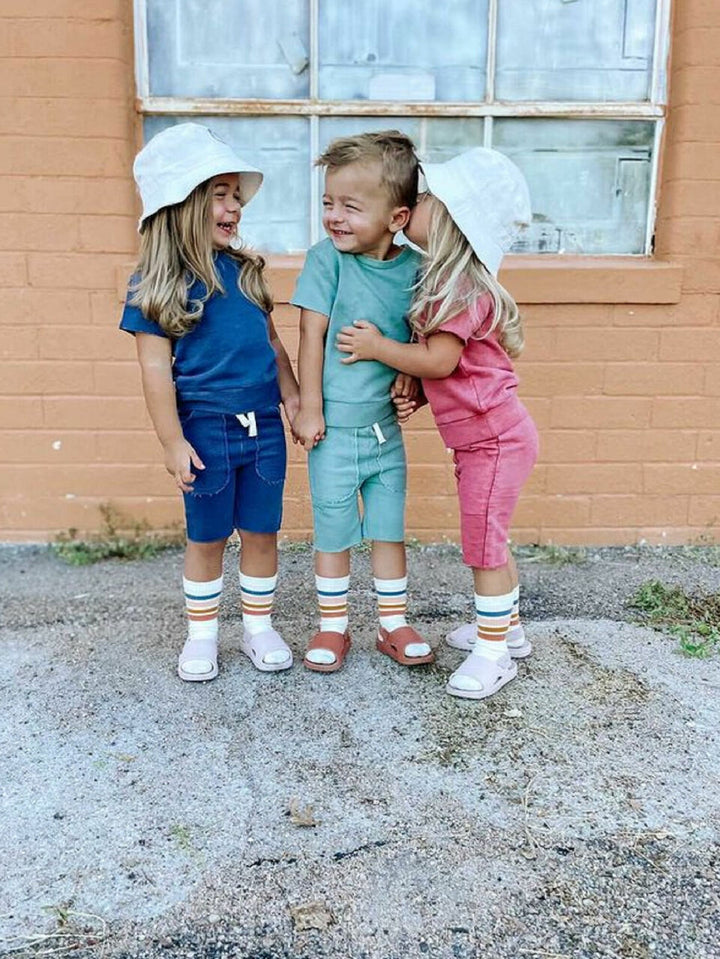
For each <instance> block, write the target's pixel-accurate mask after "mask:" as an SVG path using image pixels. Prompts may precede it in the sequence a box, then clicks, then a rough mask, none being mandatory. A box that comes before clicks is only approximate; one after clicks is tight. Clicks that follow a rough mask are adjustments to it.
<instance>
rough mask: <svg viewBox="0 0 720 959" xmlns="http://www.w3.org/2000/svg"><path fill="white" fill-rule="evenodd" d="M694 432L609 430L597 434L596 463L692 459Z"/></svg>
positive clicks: (695, 434) (693, 456)
mask: <svg viewBox="0 0 720 959" xmlns="http://www.w3.org/2000/svg"><path fill="white" fill-rule="evenodd" d="M696 447H697V433H696V432H695V431H694V430H654V429H645V430H608V431H599V432H598V434H597V452H596V458H597V461H598V462H610V463H618V462H623V463H645V462H652V461H656V462H665V463H673V462H677V461H682V460H685V461H688V460H693V459H694V458H695V450H696Z"/></svg>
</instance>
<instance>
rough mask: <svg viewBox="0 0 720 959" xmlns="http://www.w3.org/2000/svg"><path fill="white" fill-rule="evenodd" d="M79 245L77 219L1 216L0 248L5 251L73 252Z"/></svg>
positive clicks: (49, 216)
mask: <svg viewBox="0 0 720 959" xmlns="http://www.w3.org/2000/svg"><path fill="white" fill-rule="evenodd" d="M77 243H78V224H77V220H76V219H75V218H74V217H68V216H57V215H55V214H44V213H35V212H33V214H32V216H28V214H27V213H0V245H2V248H3V249H6V250H48V251H51V250H58V249H61V250H62V249H67V248H70V249H73V248H74V247H76V246H77Z"/></svg>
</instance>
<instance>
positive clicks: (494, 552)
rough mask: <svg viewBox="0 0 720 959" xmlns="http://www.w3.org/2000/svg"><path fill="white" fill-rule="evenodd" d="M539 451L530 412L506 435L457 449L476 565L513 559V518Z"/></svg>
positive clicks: (465, 539) (468, 553) (467, 537)
mask: <svg viewBox="0 0 720 959" xmlns="http://www.w3.org/2000/svg"><path fill="white" fill-rule="evenodd" d="M537 454H538V434H537V430H536V428H535V424H534V423H533V421H532V418H531V417H530V415H529V414H527V415H526V416H524V417H523V418H522V419H521V420H520V422H519V423H517V424H516V425H515V426H513V427H512V428H511V429H509V430H508V431H507V432H505V433H501V434H500V436H493V437H490V438H488V439H483V440H479V441H478V442H477V443H473V444H472V445H470V446H467V447H464V448H463V449H461V450H460V449H459V450H455V451H454V460H455V479H456V480H457V488H458V496H459V498H460V534H461V541H462V551H463V561H464V562H465V563H466V564H467V565H468V566H472V568H473V569H494V568H496V567H498V566H504V565H505V563H507V561H508V552H507V541H508V536H509V533H510V522H511V520H512V515H513V512H514V511H515V507H516V505H517V501H518V498H519V496H520V490H521V488H522V486H523V484H524V483H525V481H526V480H527V478H528V476H529V475H530V473H531V472H532V468H533V466H534V465H535V460H536V459H537Z"/></svg>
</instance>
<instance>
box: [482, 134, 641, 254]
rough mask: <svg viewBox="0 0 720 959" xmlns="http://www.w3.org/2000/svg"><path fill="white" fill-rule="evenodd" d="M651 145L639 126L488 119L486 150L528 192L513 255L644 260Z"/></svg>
mask: <svg viewBox="0 0 720 959" xmlns="http://www.w3.org/2000/svg"><path fill="white" fill-rule="evenodd" d="M652 143H653V124H652V123H646V122H639V121H638V122H636V121H619V120H515V119H512V120H508V119H502V120H495V122H494V125H493V145H494V146H495V147H496V148H497V149H498V150H501V151H502V152H503V153H505V154H507V156H509V157H510V158H511V159H512V160H514V161H515V163H517V165H518V166H519V167H520V169H521V170H522V171H523V173H524V174H525V177H526V179H527V181H528V186H529V187H530V198H531V201H532V210H533V222H532V225H531V226H530V228H529V230H528V231H527V232H526V233H525V234H524V236H523V238H522V240H521V241H520V243H519V244H517V245H516V247H515V248H514V249H515V252H540V253H542V252H547V253H644V252H645V250H644V244H645V224H646V218H647V211H648V203H649V195H650V172H651V155H652Z"/></svg>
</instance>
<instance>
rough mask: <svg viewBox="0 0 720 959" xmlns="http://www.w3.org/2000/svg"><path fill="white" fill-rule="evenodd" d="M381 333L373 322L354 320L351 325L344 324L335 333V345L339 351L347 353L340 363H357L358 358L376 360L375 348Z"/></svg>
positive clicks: (379, 340) (376, 348) (381, 337)
mask: <svg viewBox="0 0 720 959" xmlns="http://www.w3.org/2000/svg"><path fill="white" fill-rule="evenodd" d="M382 339H383V335H382V333H381V332H380V330H379V329H378V328H377V327H376V326H375V324H374V323H370V322H369V321H368V320H355V322H354V323H353V325H352V326H344V327H343V328H342V329H341V330H340V332H339V333H338V335H337V339H336V340H335V345H336V346H337V348H338V349H339V350H340V352H341V353H349V354H350V355H349V356H346V357H345V358H344V359H342V360H340V362H341V363H346V364H347V363H357V361H358V360H376V359H377V358H378V356H377V350H378V346H379V344H380V342H381V341H382Z"/></svg>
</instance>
